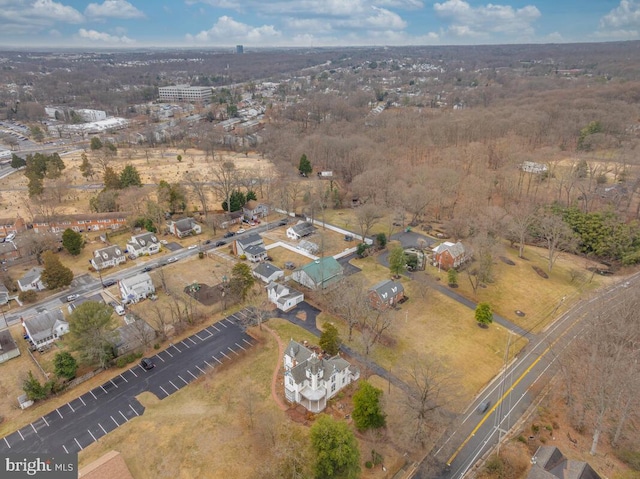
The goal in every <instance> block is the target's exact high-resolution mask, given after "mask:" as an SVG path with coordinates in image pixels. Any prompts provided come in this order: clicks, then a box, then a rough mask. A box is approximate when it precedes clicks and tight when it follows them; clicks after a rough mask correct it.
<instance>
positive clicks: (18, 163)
mask: <svg viewBox="0 0 640 479" xmlns="http://www.w3.org/2000/svg"><path fill="white" fill-rule="evenodd" d="M26 165H27V162H26V161H25V159H24V158H20V157H19V156H18V155H16V154H15V153H12V154H11V168H14V169H16V170H17V169H18V168H22V167H23V166H26Z"/></svg>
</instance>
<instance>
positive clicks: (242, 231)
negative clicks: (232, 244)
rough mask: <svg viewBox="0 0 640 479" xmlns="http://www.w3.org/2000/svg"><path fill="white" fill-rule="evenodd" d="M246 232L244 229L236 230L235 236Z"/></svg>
mask: <svg viewBox="0 0 640 479" xmlns="http://www.w3.org/2000/svg"><path fill="white" fill-rule="evenodd" d="M245 231H246V230H245V229H244V228H238V231H237V232H236V233H237V234H240V233H244V232H245Z"/></svg>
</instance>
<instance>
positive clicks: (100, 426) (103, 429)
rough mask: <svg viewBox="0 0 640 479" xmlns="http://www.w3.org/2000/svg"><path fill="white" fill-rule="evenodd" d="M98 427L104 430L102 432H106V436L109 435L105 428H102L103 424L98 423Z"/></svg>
mask: <svg viewBox="0 0 640 479" xmlns="http://www.w3.org/2000/svg"><path fill="white" fill-rule="evenodd" d="M98 426H100V429H102V432H104V435H105V436H106V435H107V431H105V430H104V428H103V427H102V424H100V423H98Z"/></svg>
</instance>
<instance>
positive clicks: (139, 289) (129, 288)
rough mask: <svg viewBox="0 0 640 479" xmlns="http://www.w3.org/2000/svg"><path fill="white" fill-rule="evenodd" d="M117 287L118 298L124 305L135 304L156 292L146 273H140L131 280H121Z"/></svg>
mask: <svg viewBox="0 0 640 479" xmlns="http://www.w3.org/2000/svg"><path fill="white" fill-rule="evenodd" d="M119 286H120V297H121V298H122V302H123V303H125V304H130V303H137V302H138V301H141V300H143V299H145V298H146V297H147V296H151V295H152V294H154V293H155V292H156V288H155V287H154V286H153V281H151V276H149V274H148V273H140V274H138V275H136V276H132V277H131V278H125V279H122V280H120V282H119Z"/></svg>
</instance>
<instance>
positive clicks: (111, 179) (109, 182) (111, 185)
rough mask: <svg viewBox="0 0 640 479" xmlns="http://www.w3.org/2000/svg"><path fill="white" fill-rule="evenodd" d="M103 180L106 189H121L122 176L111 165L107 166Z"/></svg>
mask: <svg viewBox="0 0 640 479" xmlns="http://www.w3.org/2000/svg"><path fill="white" fill-rule="evenodd" d="M102 182H103V183H104V189H105V190H119V189H120V177H119V176H118V174H117V173H116V172H115V171H114V170H113V168H111V167H110V166H107V167H106V168H105V170H104V177H103V180H102Z"/></svg>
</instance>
